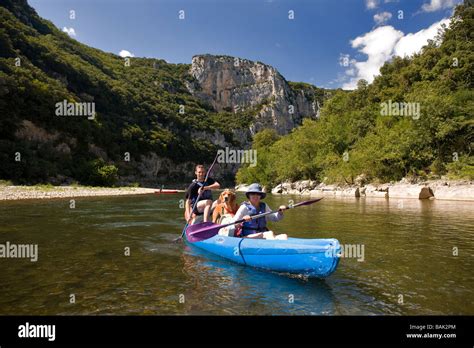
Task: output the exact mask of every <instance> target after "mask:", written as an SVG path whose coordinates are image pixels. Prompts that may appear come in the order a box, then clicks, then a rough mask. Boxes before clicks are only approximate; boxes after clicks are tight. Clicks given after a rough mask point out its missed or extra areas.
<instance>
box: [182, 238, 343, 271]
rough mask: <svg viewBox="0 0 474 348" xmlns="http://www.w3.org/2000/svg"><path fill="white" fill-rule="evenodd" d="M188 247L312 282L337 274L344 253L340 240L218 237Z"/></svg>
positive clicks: (196, 242)
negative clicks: (340, 256) (295, 275)
mask: <svg viewBox="0 0 474 348" xmlns="http://www.w3.org/2000/svg"><path fill="white" fill-rule="evenodd" d="M186 232H187V231H186ZM188 239H189V238H188V233H186V240H187V241H188ZM188 243H189V244H191V245H193V246H196V247H198V248H200V249H203V250H206V251H208V252H210V253H213V254H216V255H219V256H221V257H223V258H226V259H228V260H231V261H234V262H237V263H239V264H242V265H248V266H252V267H257V268H260V269H265V270H270V271H275V272H284V273H291V274H300V275H303V276H307V277H311V278H313V277H315V278H324V277H327V276H329V275H330V274H331V273H333V272H334V271H335V270H336V267H337V265H338V263H339V254H340V251H341V246H340V244H339V241H338V240H337V239H301V238H288V240H266V239H250V238H238V237H228V236H221V235H214V236H212V237H210V238H208V239H204V240H200V241H195V242H193V243H190V242H189V241H188Z"/></svg>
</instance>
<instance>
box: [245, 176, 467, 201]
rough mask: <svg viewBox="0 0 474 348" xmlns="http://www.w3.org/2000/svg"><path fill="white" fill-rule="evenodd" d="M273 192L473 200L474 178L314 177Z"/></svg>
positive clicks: (274, 189)
mask: <svg viewBox="0 0 474 348" xmlns="http://www.w3.org/2000/svg"><path fill="white" fill-rule="evenodd" d="M247 186H248V185H238V186H236V190H237V191H245V190H246V188H247ZM271 192H272V194H288V195H307V196H330V197H356V198H359V197H371V198H372V197H374V198H414V199H442V200H456V201H474V185H473V182H472V181H467V180H459V181H447V180H430V181H423V182H419V183H410V182H409V181H408V180H406V179H404V180H401V181H399V182H394V183H386V184H378V185H377V184H368V185H360V186H359V185H352V186H350V185H347V186H338V185H327V184H324V183H318V182H316V181H312V180H302V181H296V182H292V183H291V182H285V183H281V184H279V185H277V186H275V187H274V188H272V189H271Z"/></svg>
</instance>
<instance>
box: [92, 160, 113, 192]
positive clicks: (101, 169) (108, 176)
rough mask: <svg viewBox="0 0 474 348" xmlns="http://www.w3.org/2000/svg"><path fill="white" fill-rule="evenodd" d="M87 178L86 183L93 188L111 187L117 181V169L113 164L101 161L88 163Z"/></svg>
mask: <svg viewBox="0 0 474 348" xmlns="http://www.w3.org/2000/svg"><path fill="white" fill-rule="evenodd" d="M88 167H89V168H88V172H89V173H88V174H89V178H88V180H87V182H88V183H89V184H91V185H94V186H113V185H114V184H115V183H116V182H117V179H118V169H117V167H116V166H115V165H113V164H106V163H105V162H104V161H103V160H102V159H96V160H93V161H91V162H89V163H88Z"/></svg>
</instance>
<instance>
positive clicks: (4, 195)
mask: <svg viewBox="0 0 474 348" xmlns="http://www.w3.org/2000/svg"><path fill="white" fill-rule="evenodd" d="M156 190H157V189H154V188H144V187H117V188H115V187H113V188H109V187H85V186H47V185H46V186H11V185H8V186H7V185H5V186H0V201H5V200H19V199H49V198H68V197H93V196H124V195H143V194H153V193H154V192H155V191H156Z"/></svg>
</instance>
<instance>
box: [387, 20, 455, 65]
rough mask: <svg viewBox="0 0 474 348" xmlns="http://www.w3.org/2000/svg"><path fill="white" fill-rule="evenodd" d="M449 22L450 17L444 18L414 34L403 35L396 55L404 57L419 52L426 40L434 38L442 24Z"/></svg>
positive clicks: (395, 49) (396, 49)
mask: <svg viewBox="0 0 474 348" xmlns="http://www.w3.org/2000/svg"><path fill="white" fill-rule="evenodd" d="M443 24H445V25H446V26H447V25H448V24H449V19H447V18H446V19H443V20H441V21H439V22H436V23H433V24H432V25H431V26H430V27H429V28H426V29H422V30H420V31H417V32H416V33H414V34H411V33H410V34H407V35H405V36H404V37H402V38H401V39H400V40H399V41H398V42H397V44H396V45H395V48H394V55H396V56H400V57H404V56H410V55H412V54H413V53H415V52H418V51H419V50H420V49H421V48H422V47H423V46H424V45H426V42H427V41H428V40H430V39H433V38H434V37H435V36H436V34H437V33H438V29H439V28H440V27H441V25H443Z"/></svg>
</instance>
